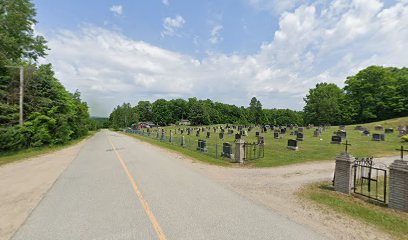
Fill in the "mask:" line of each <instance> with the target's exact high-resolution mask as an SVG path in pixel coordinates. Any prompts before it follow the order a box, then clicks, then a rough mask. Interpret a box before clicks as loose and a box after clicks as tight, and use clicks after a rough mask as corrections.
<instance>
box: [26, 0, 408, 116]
mask: <svg viewBox="0 0 408 240" xmlns="http://www.w3.org/2000/svg"><path fill="white" fill-rule="evenodd" d="M33 2H34V4H35V5H36V8H37V19H38V21H39V24H38V25H37V26H35V30H36V32H37V33H38V34H41V35H44V36H45V37H46V38H47V40H48V42H49V46H50V48H51V50H50V51H49V55H48V56H47V57H46V59H44V60H42V61H43V62H51V63H52V64H53V65H54V69H55V71H56V74H57V77H58V78H59V79H60V81H61V82H62V83H63V84H64V85H65V86H66V87H67V88H68V89H69V90H71V91H74V90H75V89H79V90H80V91H81V92H82V96H83V98H84V100H86V101H87V102H88V103H89V105H90V109H91V114H92V115H95V116H107V115H108V114H109V113H110V111H111V110H112V108H113V107H115V106H116V105H118V104H121V103H122V102H124V101H125V102H131V103H132V104H133V105H134V104H136V103H137V102H138V101H140V100H150V101H154V100H156V99H158V98H165V99H171V98H178V97H181V98H185V99H186V98H188V97H195V96H196V97H198V98H201V99H206V98H210V99H213V100H216V101H222V102H225V103H231V104H237V105H244V106H246V105H248V103H249V100H250V98H251V97H252V96H256V97H258V98H259V99H260V100H261V102H262V103H263V105H264V107H267V108H272V107H276V108H291V109H297V110H300V109H302V108H303V105H304V103H303V100H302V98H303V97H304V96H305V94H306V93H307V91H308V89H309V88H311V87H313V86H314V85H315V84H316V83H318V82H323V81H325V82H334V83H336V84H338V85H340V86H343V82H344V80H345V78H346V77H347V76H348V75H351V74H356V73H357V72H358V71H359V70H361V69H363V68H365V67H367V66H370V65H374V64H375V65H383V66H397V67H403V66H408V60H407V58H406V56H405V55H406V54H405V53H404V51H406V49H408V41H406V39H408V1H407V0H396V1H380V0H334V1H322V0H316V1H312V0H292V1H288V0H280V1H279V0H235V1H233V0H224V1H221V0H218V1H215V0H214V1H187V0H184V1H180V0H167V1H166V0H154V1H135V0H117V1H107V0H94V1H91V0H89V1H79V0H70V1H66V0H53V1H50V0H34V1H33Z"/></svg>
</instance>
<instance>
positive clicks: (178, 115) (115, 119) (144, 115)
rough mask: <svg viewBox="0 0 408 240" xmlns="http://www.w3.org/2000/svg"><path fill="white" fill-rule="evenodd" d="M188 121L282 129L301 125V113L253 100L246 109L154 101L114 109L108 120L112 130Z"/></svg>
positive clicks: (206, 102)
mask: <svg viewBox="0 0 408 240" xmlns="http://www.w3.org/2000/svg"><path fill="white" fill-rule="evenodd" d="M181 119H188V120H189V121H190V122H191V124H192V125H210V124H225V123H230V124H265V125H266V124H271V125H284V124H286V123H288V122H290V123H293V124H298V125H302V124H303V113H302V112H300V111H293V110H290V109H262V104H261V102H260V101H259V100H257V99H256V97H253V98H252V99H251V102H250V104H249V106H248V107H243V106H241V107H238V106H235V105H231V104H224V103H220V102H213V101H212V100H210V99H206V100H198V99H197V98H189V99H188V100H184V99H172V100H169V101H167V100H165V99H158V100H156V101H154V102H153V103H150V102H149V101H140V102H138V104H137V105H136V106H134V107H132V106H131V105H130V104H129V103H124V104H122V105H121V106H117V107H116V108H115V109H114V110H113V111H112V113H111V114H110V116H109V121H110V123H111V126H112V127H114V128H124V127H129V126H130V125H131V124H133V123H137V122H153V123H155V124H157V125H160V126H167V125H170V124H176V123H177V122H179V121H180V120H181Z"/></svg>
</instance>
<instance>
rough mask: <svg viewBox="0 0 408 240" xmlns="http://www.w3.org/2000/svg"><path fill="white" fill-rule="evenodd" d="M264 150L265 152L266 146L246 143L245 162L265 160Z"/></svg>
mask: <svg viewBox="0 0 408 240" xmlns="http://www.w3.org/2000/svg"><path fill="white" fill-rule="evenodd" d="M264 150H265V147H264V144H258V143H245V144H244V151H245V160H247V161H248V160H255V159H259V158H263V157H264V156H265V151H264Z"/></svg>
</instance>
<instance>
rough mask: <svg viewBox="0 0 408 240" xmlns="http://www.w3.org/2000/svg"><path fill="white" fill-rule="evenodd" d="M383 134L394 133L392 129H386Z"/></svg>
mask: <svg viewBox="0 0 408 240" xmlns="http://www.w3.org/2000/svg"><path fill="white" fill-rule="evenodd" d="M385 133H386V134H390V133H394V129H393V128H386V129H385Z"/></svg>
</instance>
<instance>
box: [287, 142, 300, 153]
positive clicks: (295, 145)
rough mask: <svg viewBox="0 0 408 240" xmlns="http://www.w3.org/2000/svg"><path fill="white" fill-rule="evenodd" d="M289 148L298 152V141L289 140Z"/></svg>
mask: <svg viewBox="0 0 408 240" xmlns="http://www.w3.org/2000/svg"><path fill="white" fill-rule="evenodd" d="M287 148H288V149H291V150H295V151H297V150H298V149H299V147H298V141H297V140H293V139H289V140H288V146H287Z"/></svg>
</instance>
